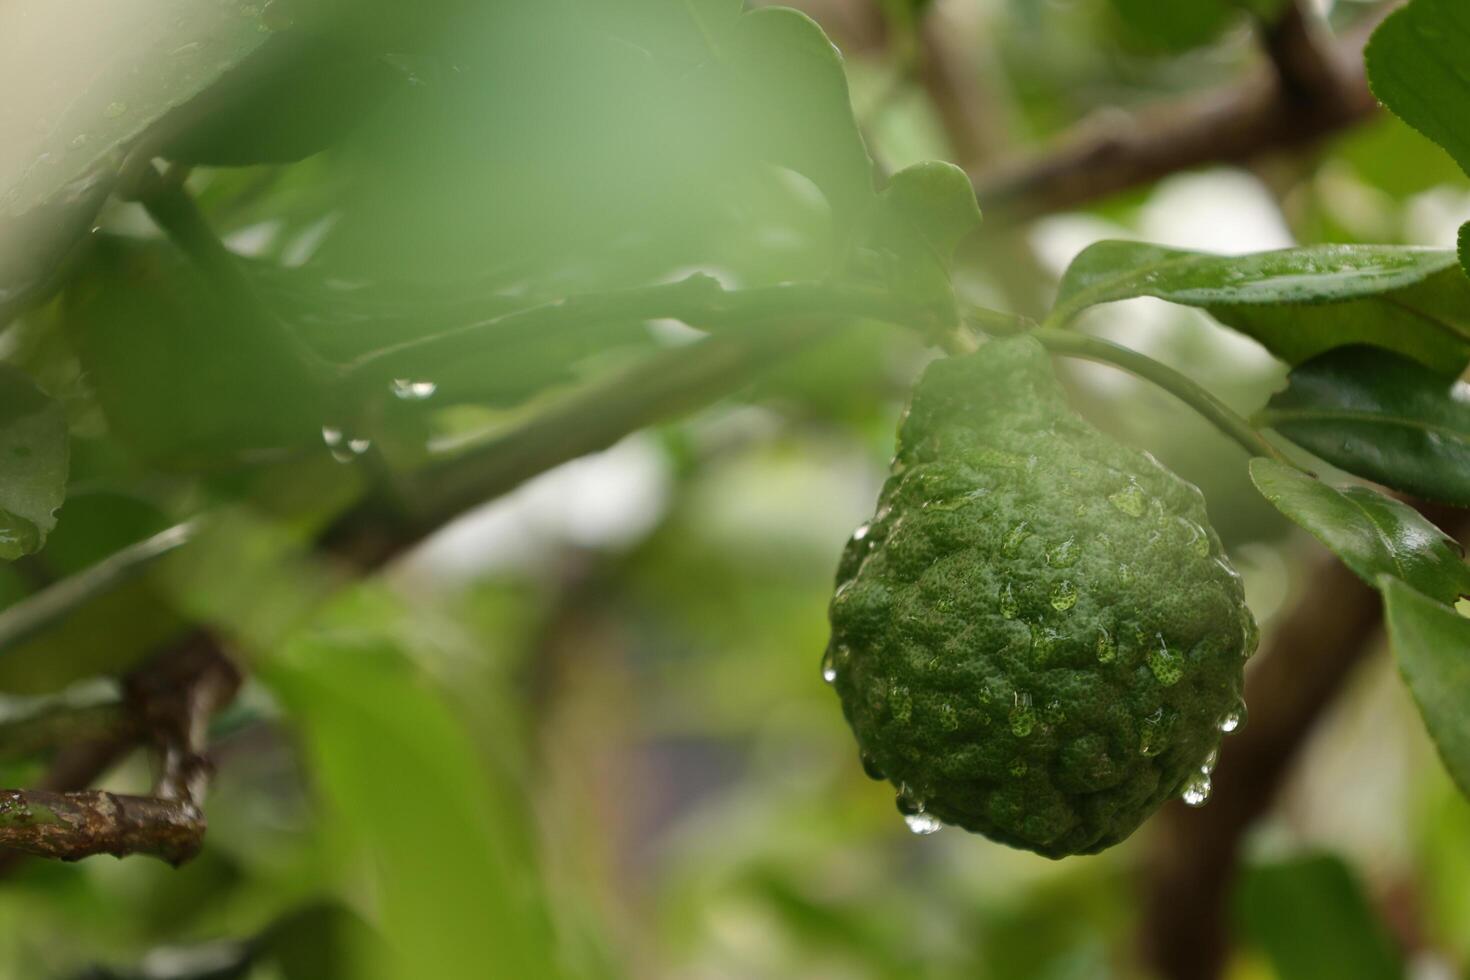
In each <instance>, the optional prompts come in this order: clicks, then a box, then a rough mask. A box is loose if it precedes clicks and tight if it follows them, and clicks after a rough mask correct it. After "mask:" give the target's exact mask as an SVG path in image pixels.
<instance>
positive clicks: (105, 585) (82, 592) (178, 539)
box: [0, 521, 200, 655]
mask: <svg viewBox="0 0 1470 980" xmlns="http://www.w3.org/2000/svg"><path fill="white" fill-rule="evenodd" d="M199 526H200V522H199V521H187V522H185V523H183V524H176V525H174V526H173V527H170V528H166V529H165V530H162V531H159V532H158V533H157V534H155V535H153V536H152V537H150V538H145V539H143V540H142V541H139V542H137V543H136V544H131V545H129V546H128V547H126V548H123V549H122V550H121V551H117V552H114V553H113V554H111V555H109V556H108V557H106V558H104V559H102V560H101V561H99V562H97V563H96V564H95V565H92V566H90V567H89V568H86V569H84V570H83V571H80V572H78V573H77V574H75V575H72V576H69V577H67V578H64V579H62V580H61V581H59V582H57V583H55V584H54V585H51V586H49V587H48V588H46V589H43V590H42V591H40V592H37V593H35V594H33V595H30V596H27V597H26V598H24V599H22V600H21V601H19V602H17V603H15V604H14V605H12V606H10V607H9V608H8V609H6V610H5V611H4V612H0V655H3V654H4V652H5V651H6V650H9V649H12V648H14V647H15V646H17V645H19V644H20V643H22V642H23V641H25V640H26V639H28V638H29V637H32V636H34V635H36V634H37V633H40V632H42V631H44V630H45V629H47V628H48V627H50V626H52V625H53V624H55V623H58V622H60V621H61V620H63V619H65V618H66V617H67V616H69V615H71V614H72V613H73V612H75V611H76V610H77V609H79V608H81V607H82V606H84V605H86V604H87V603H88V602H91V601H92V600H93V599H94V598H96V597H97V596H99V595H102V594H104V593H106V592H110V591H111V590H112V589H114V588H116V587H117V586H119V585H121V584H122V583H124V582H126V581H128V580H130V579H131V578H133V577H134V576H135V575H137V574H139V573H140V572H142V571H143V570H144V569H146V568H147V567H149V566H150V565H151V564H152V563H153V562H155V561H157V560H158V559H159V558H162V557H163V556H164V555H167V554H169V553H171V552H173V551H174V550H176V549H178V548H179V547H181V546H183V545H185V544H187V543H188V542H189V541H192V540H193V539H194V537H195V535H196V533H197V531H198V529H199Z"/></svg>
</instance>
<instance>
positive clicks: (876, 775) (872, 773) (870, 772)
mask: <svg viewBox="0 0 1470 980" xmlns="http://www.w3.org/2000/svg"><path fill="white" fill-rule="evenodd" d="M858 759H859V760H860V761H861V762H862V764H863V773H864V774H865V775H866V776H867V777H868V778H869V779H871V780H873V781H875V782H880V783H881V782H882V781H883V780H885V779H887V778H888V777H887V776H886V775H884V773H883V770H882V769H879V768H878V760H876V759H874V758H873V757H872V756H870V755H868V753H866V752H863V753H862V754H860V755H859V756H858Z"/></svg>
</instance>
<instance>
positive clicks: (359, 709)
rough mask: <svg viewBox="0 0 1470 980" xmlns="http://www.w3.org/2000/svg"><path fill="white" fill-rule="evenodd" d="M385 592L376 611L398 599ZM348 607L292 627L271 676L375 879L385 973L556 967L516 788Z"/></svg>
mask: <svg viewBox="0 0 1470 980" xmlns="http://www.w3.org/2000/svg"><path fill="white" fill-rule="evenodd" d="M378 599H379V601H378V602H377V603H376V605H375V609H376V611H377V613H378V614H379V615H380V614H381V607H382V606H384V605H391V604H392V603H391V600H383V599H382V597H378ZM350 614H351V615H350V616H349V617H348V621H347V622H346V623H343V624H336V625H332V626H329V627H325V626H324V627H322V628H319V629H313V630H310V631H308V632H305V633H303V634H298V635H297V637H296V638H295V639H293V640H292V641H290V642H288V643H287V644H286V645H285V647H284V648H283V649H282V650H281V651H280V653H279V655H278V656H275V657H273V658H271V660H270V661H269V663H268V664H266V665H265V668H264V670H263V675H264V678H265V680H266V682H267V683H268V684H269V685H270V686H271V688H272V689H273V690H274V691H275V692H276V694H277V695H278V696H279V697H280V699H281V701H282V703H283V704H284V705H285V706H286V708H287V710H288V711H289V712H290V714H291V716H292V718H293V719H294V722H295V724H296V726H297V728H298V730H299V731H300V733H301V735H302V737H303V740H304V743H305V746H306V753H307V758H308V759H309V762H310V764H311V767H312V773H313V776H314V778H315V780H316V785H317V787H318V791H319V792H320V794H321V795H322V797H323V798H324V802H325V803H326V804H327V807H328V810H329V813H330V814H331V819H332V824H331V833H332V834H333V835H334V836H340V839H341V840H342V841H343V842H344V843H345V844H347V845H348V846H349V847H350V848H352V849H353V850H354V851H356V852H357V853H358V854H360V855H361V857H362V858H363V859H364V861H365V864H366V869H367V872H368V874H370V875H371V876H372V878H373V883H374V886H375V888H374V895H375V903H374V904H375V905H376V907H377V908H378V909H379V912H380V925H381V927H382V930H383V933H384V935H385V936H387V937H389V938H390V939H391V942H392V945H393V947H394V953H395V954H396V955H394V956H393V957H392V960H393V963H394V964H396V969H395V968H388V969H385V970H384V971H383V973H382V974H381V975H386V976H426V977H436V978H442V980H478V978H481V977H547V978H553V977H557V976H560V975H562V971H561V970H560V969H559V967H558V965H557V964H556V962H555V953H554V950H553V948H552V942H551V936H550V926H549V923H548V922H547V920H546V916H545V907H544V904H542V902H541V900H540V896H539V895H538V894H537V892H536V890H535V888H534V878H533V877H532V875H533V872H534V869H533V868H531V867H530V861H529V858H528V855H529V854H530V853H532V846H533V845H532V843H531V840H530V839H529V830H528V828H526V827H524V826H521V825H520V823H521V819H522V818H521V814H522V813H523V807H521V806H520V805H519V804H520V801H519V799H518V797H517V796H516V795H515V794H514V793H513V792H512V791H511V789H510V788H509V787H508V786H503V785H499V783H500V781H499V780H497V779H494V778H491V777H487V772H486V766H485V762H484V760H483V759H482V758H480V756H479V754H478V753H477V750H476V746H475V744H474V742H473V740H472V739H471V737H470V735H469V733H468V732H467V731H466V730H465V728H464V726H463V725H462V723H461V722H460V720H459V719H458V718H457V717H456V715H455V713H454V711H453V709H452V708H451V706H450V704H449V702H448V699H447V698H446V696H445V694H444V692H443V691H441V690H438V689H436V687H435V686H434V685H433V684H432V683H430V682H429V680H428V679H427V678H426V677H425V676H423V675H422V673H420V672H419V671H418V670H417V669H416V668H415V666H414V664H413V663H412V661H410V660H409V659H408V658H407V656H406V655H405V653H404V651H403V650H402V649H400V648H399V647H398V646H397V645H396V643H395V641H394V640H393V639H392V638H391V632H390V631H389V630H386V629H381V628H379V627H378V626H377V625H376V624H365V623H364V621H363V619H362V612H361V610H357V609H352V610H350ZM368 615H369V616H372V615H373V613H369V614H368ZM349 873H350V874H352V872H350V871H349ZM354 877H355V874H354ZM486 923H494V924H495V928H493V929H491V928H486ZM374 975H379V974H376V973H375V974H374Z"/></svg>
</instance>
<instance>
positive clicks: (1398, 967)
mask: <svg viewBox="0 0 1470 980" xmlns="http://www.w3.org/2000/svg"><path fill="white" fill-rule="evenodd" d="M1235 917H1236V920H1237V921H1238V922H1239V923H1240V928H1241V932H1242V933H1243V934H1244V937H1245V938H1246V939H1247V940H1248V941H1249V942H1250V943H1251V944H1252V945H1254V946H1256V947H1258V948H1259V949H1260V950H1261V951H1262V952H1263V953H1265V954H1266V956H1267V958H1268V959H1269V960H1270V961H1271V965H1272V966H1273V967H1274V968H1275V971H1276V972H1275V976H1276V977H1278V978H1279V980H1320V978H1324V977H1332V978H1333V980H1400V978H1402V977H1403V976H1404V965H1403V962H1402V960H1401V958H1400V956H1399V954H1398V952H1397V951H1396V950H1395V949H1394V946H1393V941H1392V940H1391V939H1390V938H1389V936H1388V933H1387V931H1386V930H1385V929H1384V927H1383V924H1382V923H1381V922H1379V921H1378V918H1377V916H1375V915H1374V913H1373V907H1372V906H1371V905H1370V904H1369V902H1368V898H1367V896H1366V895H1364V894H1363V888H1362V886H1361V885H1360V884H1359V883H1358V881H1357V879H1356V878H1355V877H1354V876H1353V873H1352V871H1351V870H1350V869H1349V868H1348V866H1347V865H1346V864H1344V863H1343V862H1342V860H1341V859H1339V858H1337V857H1333V856H1331V855H1328V854H1317V855H1308V856H1304V857H1295V858H1290V859H1288V860H1285V861H1279V862H1275V863H1272V864H1264V865H1254V866H1251V867H1248V868H1246V869H1245V872H1244V874H1243V875H1242V878H1241V881H1240V884H1239V886H1238V887H1237V889H1236V893H1235Z"/></svg>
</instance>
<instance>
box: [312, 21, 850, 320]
mask: <svg viewBox="0 0 1470 980" xmlns="http://www.w3.org/2000/svg"><path fill="white" fill-rule="evenodd" d="M435 53H436V56H437V59H438V61H439V62H440V63H442V64H446V65H450V66H453V70H450V71H446V72H443V73H441V74H440V75H439V76H437V77H436V78H434V79H433V80H430V81H427V83H426V84H424V85H422V86H419V87H417V88H416V89H414V91H413V92H412V93H411V94H410V95H407V96H405V97H404V98H400V99H395V100H393V102H392V103H391V104H390V105H388V106H386V107H385V109H384V111H383V112H382V113H380V114H378V115H377V116H376V117H375V119H374V121H373V122H372V124H371V125H369V126H368V127H367V128H366V129H365V130H364V133H363V135H362V138H361V139H360V140H356V141H354V142H353V144H352V146H353V152H354V153H355V154H357V156H356V157H355V158H354V159H355V160H356V161H359V162H360V163H361V174H362V179H361V180H359V181H358V182H357V183H356V185H355V186H354V187H353V188H352V193H351V194H350V195H349V196H348V197H347V199H346V200H345V201H344V208H343V214H342V219H341V222H340V224H339V225H338V227H337V229H336V231H334V233H333V235H332V237H331V238H330V240H329V241H328V242H327V243H326V245H325V246H324V249H323V253H322V257H323V261H325V262H328V263H331V264H332V265H333V267H334V268H336V269H338V270H344V271H346V272H348V273H350V274H351V275H352V276H353V277H362V276H367V277H369V278H383V277H389V276H395V277H399V278H404V279H409V280H419V281H429V282H443V281H446V280H448V281H455V280H458V281H463V280H466V279H481V280H484V281H488V282H490V283H493V284H495V286H496V288H499V289H506V290H510V291H512V292H513V293H514V294H515V295H520V296H524V297H525V298H526V299H527V300H528V303H534V302H536V301H538V300H545V299H554V298H557V297H560V296H564V295H567V294H568V293H574V292H587V291H592V290H598V289H607V288H615V287H617V286H625V285H635V284H644V283H647V282H649V281H653V280H657V279H662V278H666V277H669V276H671V275H675V274H677V273H679V272H680V271H681V270H683V271H687V270H688V269H689V268H690V267H691V266H696V267H718V268H721V269H725V270H728V271H729V272H730V273H731V274H732V276H733V277H735V278H737V279H738V280H739V281H740V282H741V283H742V284H750V283H756V282H779V281H787V280H791V279H801V278H816V277H819V276H822V275H826V274H829V273H830V272H831V271H832V270H833V268H834V266H836V265H837V264H838V263H839V262H840V260H841V259H842V258H843V256H844V253H843V250H842V246H844V245H846V244H847V242H848V239H849V237H850V234H851V231H852V229H853V228H854V227H855V226H856V225H857V223H858V222H859V221H861V219H862V218H863V217H864V216H865V215H866V213H867V211H868V210H869V209H870V208H871V206H872V202H873V199H874V190H873V186H872V182H873V175H872V164H871V161H870V160H869V158H868V155H867V152H866V149H865V148H864V145H863V142H862V139H861V137H860V135H859V133H858V129H857V125H856V123H855V121H854V119H853V115H852V109H851V105H850V101H849V97H848V91H847V82H846V76H845V74H844V72H843V67H842V62H841V59H840V57H839V56H838V54H837V52H836V51H835V49H834V48H833V46H832V45H831V43H830V42H829V41H828V40H827V38H826V37H825V35H823V34H822V32H821V31H820V29H818V28H817V26H816V25H815V23H813V22H812V21H811V20H810V19H808V18H806V17H805V16H803V15H801V14H798V13H796V12H794V11H790V10H783V9H777V8H761V9H757V10H754V11H751V12H748V13H741V12H740V5H739V4H738V3H731V2H726V0H700V2H688V3H686V2H682V0H558V2H555V3H536V4H478V5H470V8H469V9H468V10H467V11H466V12H465V13H464V14H463V15H462V16H460V17H459V18H458V20H457V21H456V22H455V24H454V29H453V30H452V31H451V32H450V33H449V36H448V37H447V38H446V39H444V40H443V41H442V42H441V44H440V46H439V49H438V50H437V51H436V52H435Z"/></svg>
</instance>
